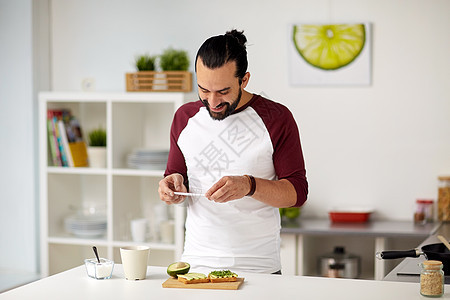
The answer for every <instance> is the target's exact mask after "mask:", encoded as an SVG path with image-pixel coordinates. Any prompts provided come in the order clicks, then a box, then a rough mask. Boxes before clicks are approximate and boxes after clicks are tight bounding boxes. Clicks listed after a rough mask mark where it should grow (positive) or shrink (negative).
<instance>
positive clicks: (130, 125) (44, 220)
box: [39, 92, 187, 276]
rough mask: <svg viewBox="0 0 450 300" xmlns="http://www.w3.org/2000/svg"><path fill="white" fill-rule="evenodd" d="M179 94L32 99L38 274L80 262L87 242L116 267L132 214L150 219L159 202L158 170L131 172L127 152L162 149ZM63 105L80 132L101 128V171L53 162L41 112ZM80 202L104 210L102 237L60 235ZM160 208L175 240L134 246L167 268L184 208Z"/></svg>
mask: <svg viewBox="0 0 450 300" xmlns="http://www.w3.org/2000/svg"><path fill="white" fill-rule="evenodd" d="M186 96H187V94H184V93H161V92H159V93H156V92H155V93H141V92H140V93H84V92H83V93H82V92H80V93H62V92H43V93H40V94H39V140H40V149H39V152H40V154H39V162H40V168H39V169H40V174H39V176H40V241H41V243H40V247H41V249H40V250H41V254H40V255H41V258H40V260H41V272H42V276H48V275H52V274H55V273H58V272H61V271H63V270H66V269H68V268H71V267H75V266H78V265H81V264H83V261H84V259H85V258H90V257H93V252H92V246H93V245H95V246H97V248H98V249H99V252H100V255H101V256H102V257H107V258H109V259H113V260H114V261H115V262H117V263H120V261H121V260H120V250H119V249H120V247H122V246H129V245H133V244H136V243H134V242H132V241H131V238H130V233H129V221H130V219H131V218H136V217H146V218H148V219H149V220H150V221H152V220H151V219H152V218H155V208H156V207H157V206H160V205H165V204H163V202H162V201H161V200H160V199H159V196H158V182H159V180H160V179H161V178H162V176H163V173H164V170H137V169H130V168H128V167H127V164H126V157H127V154H129V153H130V152H131V151H132V150H133V149H136V148H149V149H153V150H161V149H163V150H168V149H169V137H170V126H171V123H172V118H173V114H174V112H175V111H176V109H177V108H178V107H179V106H181V105H182V104H183V103H184V101H185V98H187V97H186ZM62 108H66V109H70V110H71V112H72V114H73V115H74V116H76V117H77V119H78V120H79V121H80V124H81V126H82V130H83V134H84V135H86V134H87V132H89V131H90V130H92V129H94V128H97V127H98V126H102V127H103V128H105V129H106V132H107V165H106V168H104V169H98V168H80V167H78V168H70V167H58V166H53V165H52V160H51V159H49V157H50V154H49V150H48V133H47V123H46V122H47V110H48V109H62ZM85 205H90V206H92V205H93V206H97V207H102V208H104V209H105V212H106V216H107V233H106V234H105V236H103V237H100V238H95V239H86V238H79V237H77V236H74V235H71V234H70V233H67V232H66V231H65V229H64V218H65V217H67V216H68V215H70V214H73V213H74V210H76V209H77V208H80V207H83V206H85ZM159 208H161V207H159ZM164 209H165V208H164ZM167 210H168V215H169V216H171V218H173V220H174V224H175V225H174V230H175V232H174V243H171V244H167V243H162V242H160V240H159V239H158V238H157V236H156V235H155V236H153V237H150V238H149V240H148V242H145V243H139V244H145V245H148V246H149V247H150V248H151V250H150V257H149V264H151V265H158V266H167V265H168V264H169V263H171V262H173V261H175V260H177V259H179V257H180V255H181V252H182V250H183V244H184V220H185V210H184V208H183V207H182V206H167ZM156 217H157V216H156ZM150 224H151V223H150ZM153 225H155V224H153ZM150 229H152V228H151V226H150Z"/></svg>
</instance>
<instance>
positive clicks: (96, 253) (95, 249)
mask: <svg viewBox="0 0 450 300" xmlns="http://www.w3.org/2000/svg"><path fill="white" fill-rule="evenodd" d="M92 249H94V253H95V256H96V257H97V261H98V263H100V258H99V257H98V252H97V247H95V246H94V247H92Z"/></svg>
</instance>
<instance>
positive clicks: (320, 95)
mask: <svg viewBox="0 0 450 300" xmlns="http://www.w3.org/2000/svg"><path fill="white" fill-rule="evenodd" d="M449 11H450V1H447V0H433V1H428V0H394V1H393V0H302V1H301V0H295V1H268V0H259V1H258V0H248V1H237V0H229V1H226V2H223V1H222V2H215V1H207V0H198V1H183V0H172V1H145V0H130V1H119V0H117V1H109V0H96V1H91V0H71V1H61V0H54V1H52V2H51V15H52V27H51V28H52V48H51V53H52V61H51V66H52V76H53V81H52V86H53V89H54V90H80V89H81V82H82V80H83V79H84V78H94V79H95V85H96V89H97V90H99V91H124V90H125V80H124V76H125V73H126V72H130V71H134V67H133V60H134V56H135V55H136V54H141V53H144V52H149V53H150V54H159V53H161V52H162V50H163V49H165V48H166V47H168V46H173V47H175V48H183V49H186V50H188V52H189V53H190V55H191V57H192V59H193V58H194V55H195V53H196V51H197V49H198V47H199V46H200V44H201V43H202V42H203V41H204V40H205V39H207V38H208V37H210V36H212V35H217V34H222V33H224V32H225V31H226V30H228V29H231V28H238V29H244V30H245V33H246V35H247V38H248V53H249V64H250V67H249V71H250V72H251V74H252V76H251V81H250V85H249V87H248V89H249V90H250V91H252V92H255V93H260V92H263V93H264V94H265V95H267V96H269V97H271V98H273V99H274V100H277V101H279V102H281V103H283V104H285V105H287V106H288V107H289V108H290V109H291V110H292V112H293V114H294V116H295V118H296V120H297V122H298V125H299V127H300V132H301V138H302V144H303V148H304V155H305V160H306V167H307V176H308V179H309V183H310V195H309V200H308V204H307V205H306V207H305V209H304V214H305V215H310V216H312V215H314V216H323V217H325V216H326V212H327V209H328V207H329V206H330V205H333V204H337V203H350V204H354V205H355V204H358V205H368V206H372V207H374V208H375V209H376V215H375V217H376V218H382V219H405V220H408V219H411V218H412V214H413V209H414V202H415V199H416V198H420V197H427V198H434V199H436V196H437V176H439V175H443V174H450V139H449V137H450V92H449V88H448V80H449V78H450V73H449V72H450V71H449V70H450V59H449V58H448V54H449V53H450V35H449V34H448V31H449V29H450V18H448V12H449ZM354 21H356V22H360V21H368V22H371V23H372V25H373V27H372V28H373V48H372V53H373V58H372V62H373V65H372V69H373V72H372V78H373V83H372V85H371V86H364V87H293V86H290V85H289V83H288V82H289V80H288V76H287V74H288V59H287V56H286V54H287V53H288V51H287V45H288V43H289V36H288V24H290V23H295V22H321V23H323V22H354ZM191 70H193V66H191Z"/></svg>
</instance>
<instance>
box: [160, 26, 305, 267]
mask: <svg viewBox="0 0 450 300" xmlns="http://www.w3.org/2000/svg"><path fill="white" fill-rule="evenodd" d="M246 42H247V39H246V37H245V36H244V34H243V32H239V31H236V30H232V31H230V32H227V33H226V34H225V35H219V36H215V37H211V38H209V39H208V40H206V41H205V42H204V43H203V45H202V46H201V47H200V49H199V51H198V53H197V56H196V62H195V69H196V73H197V85H198V90H199V99H200V101H197V102H191V103H187V104H185V105H183V106H182V107H181V108H180V109H179V110H178V111H177V112H176V114H175V117H174V120H173V123H172V129H171V136H170V143H171V144H170V153H169V160H168V163H167V169H166V172H165V174H164V175H165V178H164V179H162V180H161V181H160V183H159V195H160V198H161V200H163V201H165V202H166V203H167V204H177V203H181V202H183V201H185V200H186V197H185V196H180V195H175V194H174V192H187V191H189V192H191V193H198V194H204V196H192V197H188V198H187V200H186V202H187V218H186V238H185V247H184V252H183V256H182V258H181V259H182V260H183V261H186V262H188V263H190V264H191V269H192V270H195V271H199V272H200V271H203V272H209V271H211V270H217V269H230V270H232V271H234V272H239V271H244V272H259V273H280V271H281V263H280V229H281V225H280V215H279V211H278V208H280V207H292V206H297V207H298V206H301V205H303V203H304V202H305V201H306V198H307V194H308V183H307V180H306V171H305V166H304V161H303V154H302V149H301V144H300V137H299V132H298V128H297V125H296V123H295V121H294V118H293V117H292V114H291V113H290V112H289V110H288V109H287V108H286V107H284V106H283V105H281V104H278V103H275V102H273V101H271V100H268V99H265V98H263V97H261V96H259V95H256V94H252V93H249V92H247V91H246V90H245V87H246V86H247V84H248V82H249V79H250V73H248V72H247V64H248V63H247V51H246V47H245V43H246Z"/></svg>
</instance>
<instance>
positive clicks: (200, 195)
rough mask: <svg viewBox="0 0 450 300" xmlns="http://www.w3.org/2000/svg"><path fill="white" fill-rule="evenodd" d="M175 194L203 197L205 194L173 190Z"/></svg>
mask: <svg viewBox="0 0 450 300" xmlns="http://www.w3.org/2000/svg"><path fill="white" fill-rule="evenodd" d="M173 193H174V194H175V195H180V196H191V197H204V196H205V194H198V193H181V192H173Z"/></svg>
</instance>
